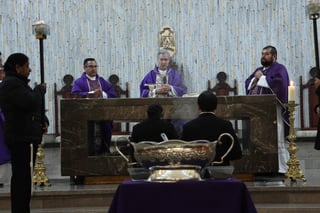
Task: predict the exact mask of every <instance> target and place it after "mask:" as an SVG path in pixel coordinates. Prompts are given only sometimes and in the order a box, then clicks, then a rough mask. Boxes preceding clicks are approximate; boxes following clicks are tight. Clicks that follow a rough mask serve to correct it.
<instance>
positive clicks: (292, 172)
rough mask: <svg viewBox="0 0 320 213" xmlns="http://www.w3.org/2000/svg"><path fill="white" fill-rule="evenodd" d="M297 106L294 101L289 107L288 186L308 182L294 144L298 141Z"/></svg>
mask: <svg viewBox="0 0 320 213" xmlns="http://www.w3.org/2000/svg"><path fill="white" fill-rule="evenodd" d="M295 106H296V104H295V101H294V100H291V101H289V103H288V107H289V113H290V117H289V123H290V129H289V136H288V139H289V141H290V143H289V147H288V151H289V154H290V158H289V160H288V162H287V165H288V170H287V172H286V173H285V183H286V185H288V184H289V183H292V182H295V183H297V181H298V182H299V183H301V181H303V182H306V179H305V177H304V174H303V173H302V172H301V170H300V161H299V160H298V159H297V158H296V153H297V151H298V146H297V144H296V143H295V142H294V141H295V139H296V135H295V132H294V108H295Z"/></svg>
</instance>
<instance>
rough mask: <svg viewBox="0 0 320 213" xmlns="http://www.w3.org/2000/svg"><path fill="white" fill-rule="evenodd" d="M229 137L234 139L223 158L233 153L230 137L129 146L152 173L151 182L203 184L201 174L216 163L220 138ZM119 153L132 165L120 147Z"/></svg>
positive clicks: (149, 142)
mask: <svg viewBox="0 0 320 213" xmlns="http://www.w3.org/2000/svg"><path fill="white" fill-rule="evenodd" d="M224 136H227V137H229V138H230V139H231V144H230V147H229V149H228V150H227V151H226V153H225V154H224V155H223V157H222V159H221V160H222V161H223V158H224V157H225V156H226V155H227V154H228V153H229V152H230V151H231V149H232V147H233V144H234V139H233V137H232V135H230V134H229V133H223V134H221V135H220V136H219V138H218V140H216V141H213V142H211V141H207V140H195V141H183V140H167V141H163V142H154V141H143V142H139V143H134V142H129V143H130V145H131V146H132V147H133V158H134V159H135V160H136V162H137V163H138V164H139V165H140V166H141V167H142V168H145V169H146V170H147V171H150V176H149V178H148V180H149V181H178V180H200V179H201V177H200V170H201V169H202V168H204V167H206V166H208V165H210V164H212V165H213V163H215V162H214V161H213V159H214V157H215V154H216V151H215V150H216V146H217V145H219V144H221V143H222V142H221V138H222V137H224ZM116 150H117V151H118V153H119V154H120V155H121V156H122V157H123V158H124V159H125V160H126V161H127V162H128V165H129V167H130V166H132V165H133V163H132V162H131V163H130V160H129V158H128V157H127V156H125V155H124V154H123V153H122V152H121V151H120V149H119V148H118V146H117V143H116Z"/></svg>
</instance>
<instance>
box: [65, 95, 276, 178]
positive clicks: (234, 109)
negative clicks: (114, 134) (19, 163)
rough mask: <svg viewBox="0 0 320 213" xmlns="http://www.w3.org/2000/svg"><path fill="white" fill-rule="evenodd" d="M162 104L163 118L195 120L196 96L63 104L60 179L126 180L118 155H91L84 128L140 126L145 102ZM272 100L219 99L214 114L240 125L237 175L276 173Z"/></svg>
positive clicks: (270, 97) (263, 97)
mask: <svg viewBox="0 0 320 213" xmlns="http://www.w3.org/2000/svg"><path fill="white" fill-rule="evenodd" d="M151 103H160V104H161V105H162V106H163V109H164V119H183V120H185V121H188V120H191V119H193V118H195V117H197V116H198V106H197V98H196V97H186V98H125V99H124V98H114V99H77V98H76V99H62V100H61V103H60V104H61V114H60V115H61V174H62V175H63V176H74V175H83V176H122V175H123V176H126V175H128V173H127V163H126V161H125V160H124V159H123V158H122V157H120V156H119V155H103V156H90V155H89V154H88V153H89V151H88V124H89V123H90V122H93V121H101V120H113V121H122V122H139V121H141V120H143V119H145V118H146V116H147V115H146V110H147V107H148V105H149V104H151ZM277 110H280V108H279V106H278V103H277V99H276V96H274V95H259V96H220V97H218V108H217V111H216V114H217V115H218V116H220V117H223V118H225V119H231V120H237V122H241V121H243V123H246V125H244V126H245V127H246V128H247V133H248V134H246V135H244V136H242V140H241V141H242V147H243V150H244V151H243V158H242V159H241V160H238V161H236V162H235V173H251V174H252V173H259V172H277V171H278V145H277Z"/></svg>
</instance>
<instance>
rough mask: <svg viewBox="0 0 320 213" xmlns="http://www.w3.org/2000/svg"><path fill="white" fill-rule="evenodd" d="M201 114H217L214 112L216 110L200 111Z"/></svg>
mask: <svg viewBox="0 0 320 213" xmlns="http://www.w3.org/2000/svg"><path fill="white" fill-rule="evenodd" d="M199 114H200V115H202V114H212V115H215V114H216V113H214V112H200V113H199Z"/></svg>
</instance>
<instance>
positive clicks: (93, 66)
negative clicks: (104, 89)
mask: <svg viewBox="0 0 320 213" xmlns="http://www.w3.org/2000/svg"><path fill="white" fill-rule="evenodd" d="M86 67H89V68H91V69H92V68H97V67H98V65H86Z"/></svg>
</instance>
